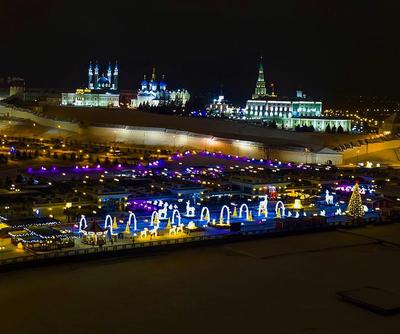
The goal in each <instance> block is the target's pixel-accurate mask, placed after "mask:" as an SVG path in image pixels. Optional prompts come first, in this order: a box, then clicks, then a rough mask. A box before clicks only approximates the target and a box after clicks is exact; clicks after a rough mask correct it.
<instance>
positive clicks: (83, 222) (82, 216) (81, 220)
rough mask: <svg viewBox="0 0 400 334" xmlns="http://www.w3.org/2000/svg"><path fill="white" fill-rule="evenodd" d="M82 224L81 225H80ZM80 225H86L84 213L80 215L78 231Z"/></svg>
mask: <svg viewBox="0 0 400 334" xmlns="http://www.w3.org/2000/svg"><path fill="white" fill-rule="evenodd" d="M82 225H83V226H82ZM82 227H83V228H86V227H87V221H86V218H85V216H84V215H81V219H80V220H79V230H78V231H79V233H81V232H82Z"/></svg>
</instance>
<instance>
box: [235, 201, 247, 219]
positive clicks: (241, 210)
mask: <svg viewBox="0 0 400 334" xmlns="http://www.w3.org/2000/svg"><path fill="white" fill-rule="evenodd" d="M235 208H236V207H235ZM243 208H245V209H246V219H247V220H249V218H250V213H249V207H248V206H247V204H246V203H243V204H242V205H241V206H240V208H239V218H242V216H243Z"/></svg>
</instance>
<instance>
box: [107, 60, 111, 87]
mask: <svg viewBox="0 0 400 334" xmlns="http://www.w3.org/2000/svg"><path fill="white" fill-rule="evenodd" d="M107 79H108V82H109V83H110V85H111V62H110V61H109V62H108V69H107Z"/></svg>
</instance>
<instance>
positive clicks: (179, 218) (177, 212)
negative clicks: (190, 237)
mask: <svg viewBox="0 0 400 334" xmlns="http://www.w3.org/2000/svg"><path fill="white" fill-rule="evenodd" d="M175 217H178V225H181V214H180V213H179V211H178V210H177V209H174V211H173V212H172V225H175Z"/></svg>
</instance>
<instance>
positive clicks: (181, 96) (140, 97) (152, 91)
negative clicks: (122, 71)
mask: <svg viewBox="0 0 400 334" xmlns="http://www.w3.org/2000/svg"><path fill="white" fill-rule="evenodd" d="M189 99H190V94H189V92H188V91H187V90H186V89H179V90H175V91H169V90H167V83H166V81H165V77H164V75H163V76H162V79H161V81H160V82H158V81H157V78H156V69H155V68H153V73H152V75H151V79H150V81H147V80H146V75H145V76H144V78H143V80H142V82H141V83H140V89H139V90H138V93H137V97H136V99H132V101H131V106H132V107H134V108H138V107H140V106H144V105H146V106H152V107H157V106H161V105H166V104H170V103H174V104H176V105H181V106H184V105H185V104H186V102H187V101H188V100H189Z"/></svg>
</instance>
